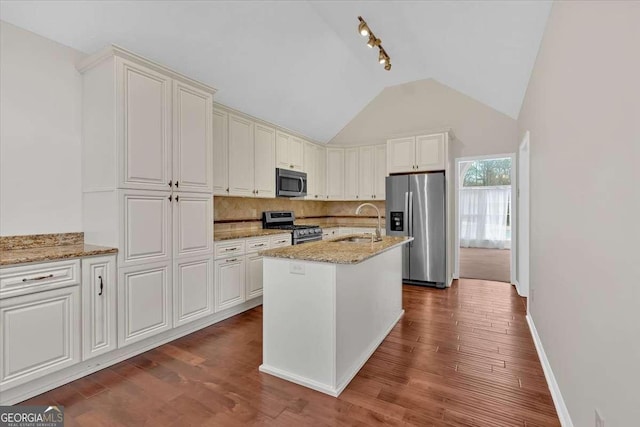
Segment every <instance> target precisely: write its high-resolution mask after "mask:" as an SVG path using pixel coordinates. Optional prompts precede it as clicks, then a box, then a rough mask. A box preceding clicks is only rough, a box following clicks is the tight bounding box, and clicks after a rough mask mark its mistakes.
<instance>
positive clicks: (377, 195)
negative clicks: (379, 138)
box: [373, 144, 387, 200]
mask: <svg viewBox="0 0 640 427" xmlns="http://www.w3.org/2000/svg"><path fill="white" fill-rule="evenodd" d="M386 179H387V146H386V145H385V144H380V145H376V146H375V168H374V172H373V181H374V186H373V198H374V199H376V200H384V199H385V182H386Z"/></svg>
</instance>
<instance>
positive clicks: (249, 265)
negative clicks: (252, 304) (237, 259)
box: [245, 253, 263, 300]
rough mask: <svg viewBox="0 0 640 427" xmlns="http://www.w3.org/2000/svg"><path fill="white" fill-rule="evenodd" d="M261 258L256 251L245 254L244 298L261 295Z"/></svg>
mask: <svg viewBox="0 0 640 427" xmlns="http://www.w3.org/2000/svg"><path fill="white" fill-rule="evenodd" d="M262 259H263V257H261V256H260V255H258V254H257V253H255V254H251V255H247V256H246V265H245V267H246V276H245V280H246V286H245V289H246V295H245V299H247V300H249V299H251V298H256V297H259V296H260V295H262Z"/></svg>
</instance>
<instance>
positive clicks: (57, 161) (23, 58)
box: [0, 22, 82, 236]
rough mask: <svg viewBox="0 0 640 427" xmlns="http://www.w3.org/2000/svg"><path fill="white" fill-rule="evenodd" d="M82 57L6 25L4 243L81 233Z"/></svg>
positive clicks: (0, 65)
mask: <svg viewBox="0 0 640 427" xmlns="http://www.w3.org/2000/svg"><path fill="white" fill-rule="evenodd" d="M81 55H82V54H81V53H79V52H78V51H75V50H73V49H70V48H67V47H64V46H62V45H60V44H58V43H55V42H53V41H51V40H48V39H45V38H43V37H40V36H38V35H35V34H33V33H30V32H28V31H25V30H22V29H20V28H18V27H15V26H13V25H11V24H8V23H6V22H0V235H3V236H6V235H18V234H36V233H58V232H72V231H82V211H81V200H82V193H81V183H80V175H81V174H80V171H81V163H80V156H81V146H80V140H81V90H82V81H81V78H80V74H79V73H78V72H77V71H76V69H75V63H76V61H77V60H78V59H80V57H81Z"/></svg>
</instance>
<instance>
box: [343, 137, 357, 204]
mask: <svg viewBox="0 0 640 427" xmlns="http://www.w3.org/2000/svg"><path fill="white" fill-rule="evenodd" d="M359 157H360V149H359V148H346V149H345V150H344V198H345V199H347V200H359V199H360V194H359V179H358V178H359V177H358V175H359V169H358V165H359Z"/></svg>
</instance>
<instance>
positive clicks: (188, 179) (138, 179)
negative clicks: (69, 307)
mask: <svg viewBox="0 0 640 427" xmlns="http://www.w3.org/2000/svg"><path fill="white" fill-rule="evenodd" d="M78 68H79V71H80V72H81V73H82V74H83V147H82V156H83V171H82V182H83V220H84V230H85V241H86V242H87V243H93V244H99V245H106V246H114V247H117V248H118V249H119V253H118V273H117V276H118V298H117V337H118V347H122V346H126V345H128V344H131V343H134V342H138V341H140V340H143V339H145V338H147V337H150V336H153V335H156V334H159V333H161V332H164V331H167V330H169V329H171V328H173V327H177V326H180V325H183V324H185V323H188V322H190V321H192V320H196V319H199V318H201V317H204V316H207V315H210V314H212V313H213V311H214V288H213V168H212V163H213V153H212V150H213V95H214V93H215V89H213V88H211V87H209V86H206V85H204V84H202V83H199V82H196V81H193V80H191V79H189V78H187V77H185V76H182V75H180V74H178V73H175V72H173V71H171V70H169V69H167V68H165V67H163V66H161V65H158V64H155V63H153V62H151V61H148V60H145V59H143V58H141V57H138V56H137V55H135V54H132V53H130V52H128V51H126V50H124V49H121V48H119V47H116V46H111V47H109V48H108V49H106V50H105V51H103V52H101V53H98V54H96V55H94V56H92V57H90V58H88V59H87V60H85V61H84V62H83V63H82V64H80V66H79V67H78Z"/></svg>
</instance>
